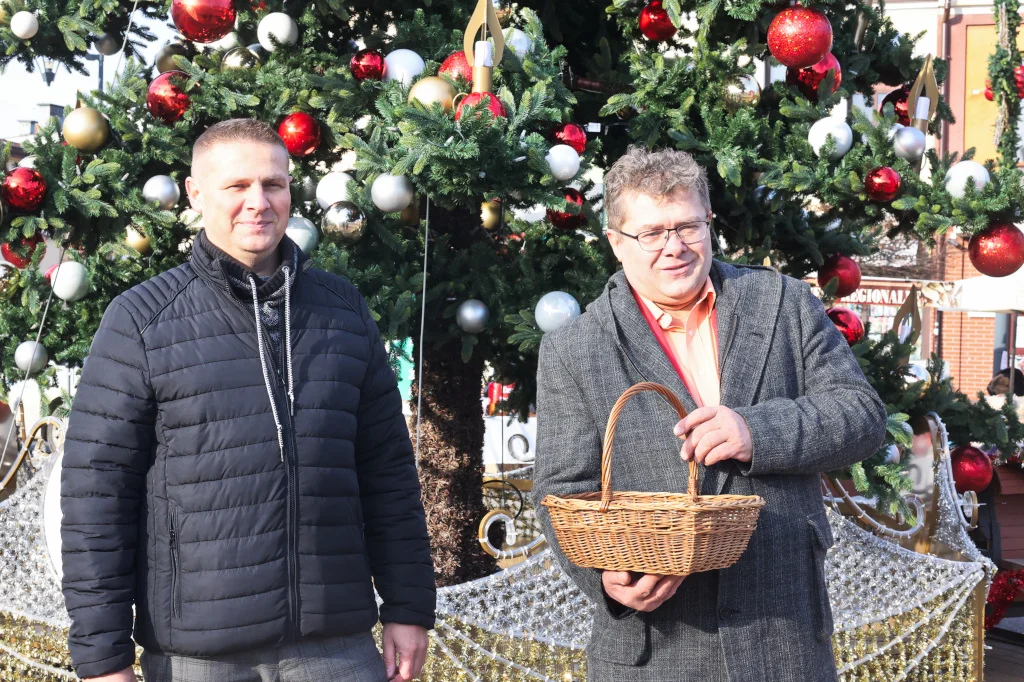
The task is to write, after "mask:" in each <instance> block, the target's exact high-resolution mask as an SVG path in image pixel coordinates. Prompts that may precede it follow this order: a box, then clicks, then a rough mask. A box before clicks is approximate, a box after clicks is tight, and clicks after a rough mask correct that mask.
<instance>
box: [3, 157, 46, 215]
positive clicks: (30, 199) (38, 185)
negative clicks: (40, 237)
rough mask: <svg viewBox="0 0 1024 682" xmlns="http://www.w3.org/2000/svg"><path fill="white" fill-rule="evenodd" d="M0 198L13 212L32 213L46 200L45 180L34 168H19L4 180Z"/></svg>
mask: <svg viewBox="0 0 1024 682" xmlns="http://www.w3.org/2000/svg"><path fill="white" fill-rule="evenodd" d="M0 196H3V200H4V202H5V203H6V204H7V205H8V206H10V207H11V208H13V209H15V210H18V211H34V210H36V209H37V208H39V206H40V204H42V203H43V199H45V198H46V178H44V177H43V174H42V173H40V172H39V171H37V170H36V169H35V168H24V167H22V166H19V167H17V168H15V169H13V170H12V171H11V172H9V173H8V174H7V177H6V178H4V184H3V185H2V186H0Z"/></svg>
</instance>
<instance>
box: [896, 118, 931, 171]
mask: <svg viewBox="0 0 1024 682" xmlns="http://www.w3.org/2000/svg"><path fill="white" fill-rule="evenodd" d="M892 148H893V151H894V152H896V156H898V157H899V158H901V159H905V160H907V161H909V162H910V163H917V162H918V161H920V160H921V157H922V156H924V150H925V137H924V133H922V132H921V131H920V130H918V129H917V128H912V127H910V126H907V127H905V128H901V129H899V130H897V131H896V134H895V135H894V136H893V138H892Z"/></svg>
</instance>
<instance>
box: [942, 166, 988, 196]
mask: <svg viewBox="0 0 1024 682" xmlns="http://www.w3.org/2000/svg"><path fill="white" fill-rule="evenodd" d="M968 178H969V179H971V180H973V181H974V187H975V189H977V190H978V191H979V192H980V191H981V190H982V188H984V187H985V185H987V184H988V183H989V181H990V180H991V179H992V178H991V177H990V176H989V174H988V169H987V168H985V167H984V166H982V165H981V164H980V163H978V162H977V161H960V162H959V163H954V164H953V165H952V166H950V167H949V170H948V171H946V191H947V192H949V193H950V194H951V195H953V196H954V197H955V198H957V199H963V198H964V185H965V184H966V183H967V180H968Z"/></svg>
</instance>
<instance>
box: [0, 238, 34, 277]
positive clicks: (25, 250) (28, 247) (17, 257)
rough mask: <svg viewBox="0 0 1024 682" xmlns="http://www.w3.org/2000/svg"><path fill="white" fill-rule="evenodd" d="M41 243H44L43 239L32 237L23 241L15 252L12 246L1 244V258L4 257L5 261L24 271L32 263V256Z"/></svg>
mask: <svg viewBox="0 0 1024 682" xmlns="http://www.w3.org/2000/svg"><path fill="white" fill-rule="evenodd" d="M41 241H43V239H42V237H40V236H39V235H32V236H31V237H27V238H25V239H22V240H21V243H20V245H19V249H18V250H15V248H14V246H13V245H11V244H0V256H3V257H4V260H5V261H7V262H8V263H10V264H11V265H13V266H14V267H16V268H18V269H19V270H22V269H24V268H25V267H27V266H28V264H29V263H31V262H32V256H34V255H35V253H36V247H37V246H39V243H40V242H41ZM19 251H20V252H19Z"/></svg>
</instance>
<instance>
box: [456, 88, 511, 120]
mask: <svg viewBox="0 0 1024 682" xmlns="http://www.w3.org/2000/svg"><path fill="white" fill-rule="evenodd" d="M481 102H483V103H485V104H486V105H487V108H488V109H489V110H490V112H491V113H492V114H493V115H494V117H495V118H498V117H499V116H500V117H501V118H505V117H506V116H507V115H508V114H506V113H505V105H504V104H502V103H501V100H500V99H498V98H497V97H496V96H495V95H494V94H492V93H490V92H471V93H469V94H468V95H466V96H465V97H463V98H462V101H461V102H459V106H458V107H456V108H455V120H456V121H458V120H459V119H460V118H462V108H463V107H471V106H476V105H478V104H480V103H481ZM479 115H480V113H479V112H477V116H479Z"/></svg>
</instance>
